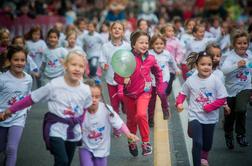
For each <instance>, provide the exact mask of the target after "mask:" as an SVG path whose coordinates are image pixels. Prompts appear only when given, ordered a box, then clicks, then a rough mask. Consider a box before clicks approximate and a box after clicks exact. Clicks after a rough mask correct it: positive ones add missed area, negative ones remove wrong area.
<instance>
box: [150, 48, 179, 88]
mask: <svg viewBox="0 0 252 166" xmlns="http://www.w3.org/2000/svg"><path fill="white" fill-rule="evenodd" d="M149 53H150V54H151V55H154V57H155V59H156V61H157V63H158V65H159V67H160V68H161V70H162V75H163V82H169V80H170V70H169V68H170V67H171V68H172V69H173V70H174V71H179V69H178V66H177V64H176V61H175V60H174V58H173V57H172V56H171V54H170V53H169V52H168V51H167V50H164V51H163V52H161V53H160V54H157V53H156V52H155V51H154V50H150V51H149ZM151 77H152V86H155V85H156V81H155V77H154V75H153V74H151Z"/></svg>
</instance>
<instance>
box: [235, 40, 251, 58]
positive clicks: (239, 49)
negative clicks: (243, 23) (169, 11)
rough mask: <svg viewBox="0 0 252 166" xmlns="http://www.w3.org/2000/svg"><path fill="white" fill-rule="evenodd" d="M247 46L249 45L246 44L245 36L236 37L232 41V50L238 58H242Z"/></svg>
mask: <svg viewBox="0 0 252 166" xmlns="http://www.w3.org/2000/svg"><path fill="white" fill-rule="evenodd" d="M248 46H249V44H248V38H247V37H246V36H241V37H238V38H237V39H236V40H235V41H234V50H235V52H236V53H237V54H238V55H240V56H243V55H245V54H246V51H247V49H248Z"/></svg>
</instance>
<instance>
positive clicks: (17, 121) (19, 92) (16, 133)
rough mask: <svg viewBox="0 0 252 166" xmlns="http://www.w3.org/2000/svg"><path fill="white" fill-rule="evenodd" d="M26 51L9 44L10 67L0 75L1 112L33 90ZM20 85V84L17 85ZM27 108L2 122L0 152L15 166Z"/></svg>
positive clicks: (0, 126) (7, 161)
mask: <svg viewBox="0 0 252 166" xmlns="http://www.w3.org/2000/svg"><path fill="white" fill-rule="evenodd" d="M26 57H27V54H26V51H25V50H24V48H22V47H18V46H9V47H8V54H7V58H8V59H9V62H10V69H9V70H8V71H7V72H5V73H3V74H1V75H0V112H4V111H5V109H6V108H8V107H10V106H12V105H13V104H14V103H15V102H17V101H19V100H21V99H23V98H24V96H26V95H28V94H29V93H30V91H31V87H32V78H31V76H30V75H28V74H27V73H25V72H24V67H25V64H26ZM17 85H18V86H17ZM26 116H27V109H22V110H21V111H19V112H17V113H14V114H13V115H12V116H11V117H10V118H9V119H7V120H5V121H2V122H0V152H4V153H5V165H6V166H15V165H16V159H17V151H18V145H19V142H20V139H21V136H22V133H23V128H24V125H25V120H26Z"/></svg>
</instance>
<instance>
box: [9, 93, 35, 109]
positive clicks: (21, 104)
mask: <svg viewBox="0 0 252 166" xmlns="http://www.w3.org/2000/svg"><path fill="white" fill-rule="evenodd" d="M32 104H33V101H32V98H31V95H28V96H26V97H25V98H23V99H22V100H19V101H18V102H16V103H14V104H13V105H12V106H11V107H10V108H9V110H10V111H11V112H12V113H15V112H17V111H19V110H22V109H25V108H27V107H29V106H31V105H32Z"/></svg>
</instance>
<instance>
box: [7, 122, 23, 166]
mask: <svg viewBox="0 0 252 166" xmlns="http://www.w3.org/2000/svg"><path fill="white" fill-rule="evenodd" d="M23 129H24V128H23V127H22V126H12V127H10V128H9V131H8V140H7V145H6V166H15V165H16V160H17V151H18V145H19V142H20V140H21V136H22V133H23Z"/></svg>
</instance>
